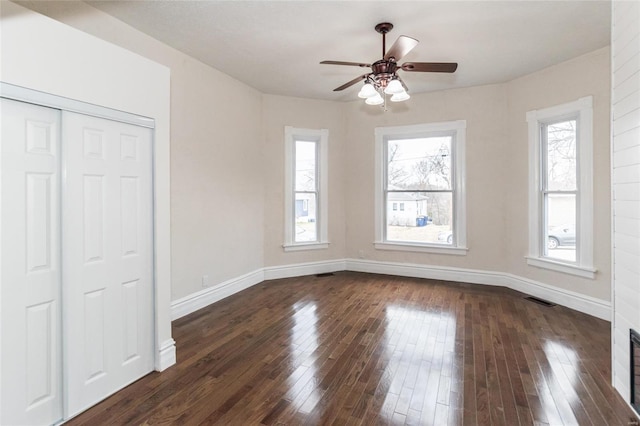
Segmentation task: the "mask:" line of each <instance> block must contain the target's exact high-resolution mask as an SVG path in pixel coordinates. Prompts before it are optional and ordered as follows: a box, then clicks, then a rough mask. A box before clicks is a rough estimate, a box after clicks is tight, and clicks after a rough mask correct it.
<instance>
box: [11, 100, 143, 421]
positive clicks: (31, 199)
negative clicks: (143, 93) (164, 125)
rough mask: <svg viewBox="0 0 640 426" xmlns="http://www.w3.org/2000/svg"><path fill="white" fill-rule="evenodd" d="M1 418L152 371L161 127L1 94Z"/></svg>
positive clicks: (54, 415)
mask: <svg viewBox="0 0 640 426" xmlns="http://www.w3.org/2000/svg"><path fill="white" fill-rule="evenodd" d="M1 101H2V104H1V106H2V111H1V112H2V120H1V126H2V128H1V135H2V147H1V157H0V161H1V179H0V185H1V190H2V198H1V203H0V208H1V216H0V220H1V233H2V246H1V252H0V256H1V270H2V289H1V290H2V293H1V299H0V300H1V302H0V303H1V306H0V307H1V311H0V315H1V318H0V319H1V327H2V329H1V331H2V335H1V346H0V348H1V354H2V355H1V367H2V370H1V373H2V376H1V381H2V383H1V393H0V398H1V404H0V409H1V414H0V424H29V425H34V424H52V423H55V422H58V421H61V420H63V419H65V418H69V417H71V416H73V415H75V414H77V413H79V412H80V411H82V410H84V409H86V408H88V407H90V406H91V405H93V404H95V403H96V402H98V401H100V400H101V399H103V398H105V397H107V396H109V395H110V394H112V393H113V392H115V391H117V390H118V389H121V388H122V387H124V386H126V385H127V384H129V383H131V382H132V381H134V380H136V379H138V378H140V377H142V376H143V375H145V374H147V373H148V372H150V371H151V370H152V369H153V347H154V340H153V325H152V324H153V234H152V232H153V210H152V208H153V207H152V202H153V196H152V168H151V164H152V163H151V162H152V131H151V130H150V129H147V128H142V127H137V126H133V125H129V124H123V123H120V122H115V121H110V120H104V119H99V118H94V117H89V116H86V115H82V114H76V113H70V112H66V111H63V112H61V111H59V110H56V109H51V108H45V107H41V106H36V105H32V104H27V103H22V102H16V101H12V100H7V99H2V100H1Z"/></svg>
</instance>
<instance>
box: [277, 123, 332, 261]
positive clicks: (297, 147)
mask: <svg viewBox="0 0 640 426" xmlns="http://www.w3.org/2000/svg"><path fill="white" fill-rule="evenodd" d="M328 139H329V131H328V130H326V129H322V130H312V129H296V128H293V127H288V126H287V127H285V167H286V169H285V215H284V216H285V225H284V226H285V232H284V234H285V243H284V245H283V247H284V249H285V251H294V250H309V249H322V248H327V247H328V245H329V243H328V241H327V212H328V209H327V149H328V148H327V144H328Z"/></svg>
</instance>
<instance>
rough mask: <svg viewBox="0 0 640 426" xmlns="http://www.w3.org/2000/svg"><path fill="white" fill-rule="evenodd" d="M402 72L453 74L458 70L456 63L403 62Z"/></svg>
mask: <svg viewBox="0 0 640 426" xmlns="http://www.w3.org/2000/svg"><path fill="white" fill-rule="evenodd" d="M401 68H402V70H403V71H414V72H455V70H456V69H458V64H457V63H456V62H405V63H404V64H402V67H401Z"/></svg>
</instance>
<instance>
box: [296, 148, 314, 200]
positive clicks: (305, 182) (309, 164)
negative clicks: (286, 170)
mask: <svg viewBox="0 0 640 426" xmlns="http://www.w3.org/2000/svg"><path fill="white" fill-rule="evenodd" d="M295 190H296V191H315V190H316V143H315V142H305V141H296V189H295Z"/></svg>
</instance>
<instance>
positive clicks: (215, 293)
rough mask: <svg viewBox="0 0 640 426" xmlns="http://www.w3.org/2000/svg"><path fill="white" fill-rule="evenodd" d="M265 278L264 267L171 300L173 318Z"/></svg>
mask: <svg viewBox="0 0 640 426" xmlns="http://www.w3.org/2000/svg"><path fill="white" fill-rule="evenodd" d="M264 280H265V277H264V272H263V270H262V269H258V270H256V271H253V272H250V273H248V274H245V275H242V276H240V277H237V278H232V279H230V280H227V281H224V282H222V283H220V284H218V285H215V286H213V287H209V288H205V289H204V290H201V291H198V292H196V293H193V294H190V295H188V296H186V297H183V298H181V299H178V300H174V301H173V302H171V319H172V320H176V319H178V318H182V317H183V316H185V315H189V314H190V313H192V312H195V311H197V310H198V309H202V308H204V307H206V306H209V305H211V304H212V303H215V302H217V301H219V300H222V299H224V298H226V297H229V296H231V295H233V294H235V293H238V292H239V291H242V290H244V289H247V288H249V287H251V286H254V285H256V284H259V283H261V282H262V281H264Z"/></svg>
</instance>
